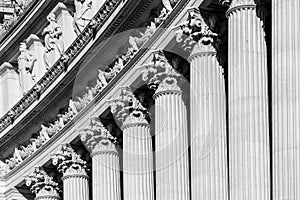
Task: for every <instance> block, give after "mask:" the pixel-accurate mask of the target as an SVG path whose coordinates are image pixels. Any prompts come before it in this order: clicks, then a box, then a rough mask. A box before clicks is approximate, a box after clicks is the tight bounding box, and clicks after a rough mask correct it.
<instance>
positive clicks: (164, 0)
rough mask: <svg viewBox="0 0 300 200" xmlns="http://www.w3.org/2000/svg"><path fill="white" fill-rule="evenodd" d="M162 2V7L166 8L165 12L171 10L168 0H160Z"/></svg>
mask: <svg viewBox="0 0 300 200" xmlns="http://www.w3.org/2000/svg"><path fill="white" fill-rule="evenodd" d="M162 3H163V6H164V9H166V10H167V13H170V12H171V11H172V10H173V8H172V5H171V2H170V0H162Z"/></svg>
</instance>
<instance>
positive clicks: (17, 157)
mask: <svg viewBox="0 0 300 200" xmlns="http://www.w3.org/2000/svg"><path fill="white" fill-rule="evenodd" d="M13 158H14V160H15V161H16V162H17V163H18V164H19V163H21V162H23V159H22V157H21V154H20V150H19V149H18V148H17V147H16V148H15V151H14V155H13Z"/></svg>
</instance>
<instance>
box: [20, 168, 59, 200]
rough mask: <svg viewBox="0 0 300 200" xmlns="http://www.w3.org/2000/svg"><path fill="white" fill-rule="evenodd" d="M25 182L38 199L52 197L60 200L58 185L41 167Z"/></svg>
mask: <svg viewBox="0 0 300 200" xmlns="http://www.w3.org/2000/svg"><path fill="white" fill-rule="evenodd" d="M25 181H26V185H27V186H28V187H30V190H31V192H32V193H34V194H36V197H41V196H50V197H53V199H59V195H58V192H59V188H58V184H57V183H56V182H54V181H53V178H52V177H50V176H49V175H48V174H47V173H46V172H45V171H44V170H43V169H42V168H41V167H36V168H35V169H34V171H33V173H32V174H30V175H29V176H27V177H26V178H25Z"/></svg>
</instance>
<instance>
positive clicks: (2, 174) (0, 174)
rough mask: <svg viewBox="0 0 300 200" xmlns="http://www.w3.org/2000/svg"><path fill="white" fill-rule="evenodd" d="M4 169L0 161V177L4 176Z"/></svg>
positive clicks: (5, 167)
mask: <svg viewBox="0 0 300 200" xmlns="http://www.w3.org/2000/svg"><path fill="white" fill-rule="evenodd" d="M6 169H7V166H6V164H5V163H4V162H2V161H1V160H0V176H4V175H5V174H6V172H7V171H6Z"/></svg>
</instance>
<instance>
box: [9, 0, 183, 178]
mask: <svg viewBox="0 0 300 200" xmlns="http://www.w3.org/2000/svg"><path fill="white" fill-rule="evenodd" d="M187 3H188V2H186V1H181V2H179V4H178V5H177V6H176V7H175V8H174V10H173V12H172V13H171V14H170V16H169V18H167V20H166V21H165V22H164V23H163V24H161V27H160V28H161V29H158V30H157V32H155V33H154V35H153V36H152V37H151V38H150V40H148V41H147V42H146V43H145V44H144V45H145V46H148V47H150V46H152V45H154V44H155V42H156V41H157V40H158V37H160V36H161V35H162V34H163V33H164V31H165V30H166V29H163V28H167V27H168V26H171V25H172V22H173V21H174V20H175V18H176V17H177V15H179V13H180V12H181V11H182V9H183V6H185V5H186V4H187ZM149 51H151V48H148V49H145V48H141V50H140V51H139V52H138V53H137V54H136V55H135V57H134V58H133V59H132V60H130V61H129V63H127V65H126V66H125V68H124V70H122V71H121V72H120V73H119V74H118V75H117V76H116V77H115V78H114V79H113V80H112V81H111V82H109V84H108V86H107V87H106V88H104V90H103V91H102V92H100V93H99V94H98V95H97V96H96V97H95V101H93V103H90V104H89V105H87V106H86V107H85V108H83V110H81V112H80V113H79V114H78V115H77V116H75V118H74V119H73V120H72V121H70V122H69V123H68V124H66V126H65V127H63V129H62V130H60V132H59V133H57V134H56V135H54V136H53V137H52V138H51V139H50V140H49V141H48V142H47V143H46V144H45V146H43V147H41V148H39V149H38V150H37V151H36V152H35V153H34V154H33V155H32V156H31V157H28V158H27V159H26V160H25V161H24V162H23V163H21V164H20V165H18V166H17V167H16V168H14V169H13V170H12V171H11V172H10V173H9V174H7V175H6V176H5V179H6V180H7V179H11V178H12V177H14V174H15V173H16V172H17V171H18V172H19V171H20V170H21V169H23V168H24V166H26V165H28V164H29V163H32V162H33V160H37V159H39V156H41V154H42V152H45V150H46V149H49V148H50V147H51V148H55V147H53V146H54V144H56V143H57V141H58V140H59V139H61V138H62V137H67V136H68V137H67V138H68V141H70V140H72V138H74V137H76V136H77V133H75V132H73V131H74V129H76V127H78V126H79V125H80V124H82V123H84V122H85V121H86V117H89V116H90V115H93V113H95V112H97V111H98V110H99V107H101V110H102V108H103V105H104V103H103V99H104V98H105V97H107V96H109V95H110V93H111V92H112V90H113V89H114V88H115V87H116V86H118V84H119V83H120V81H122V78H123V77H125V76H126V77H127V76H129V73H130V72H132V71H131V69H132V68H134V67H135V66H136V64H137V63H138V62H140V60H141V59H142V57H141V56H144V55H145V54H147V52H149ZM135 72H137V73H139V74H140V72H139V71H138V70H137V71H135ZM127 78H128V77H127ZM131 81H134V80H131ZM104 102H105V101H104ZM106 106H107V107H108V106H109V105H106ZM103 109H105V108H103ZM75 121H76V124H75ZM71 131H72V132H71ZM66 132H69V133H68V134H66ZM70 132H71V133H70ZM70 134H73V135H74V137H73V136H72V137H69V135H70ZM66 141H67V140H66Z"/></svg>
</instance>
